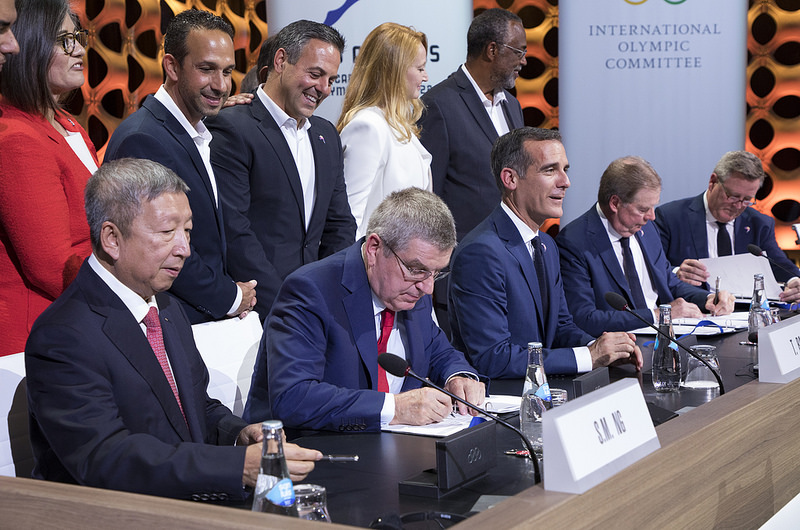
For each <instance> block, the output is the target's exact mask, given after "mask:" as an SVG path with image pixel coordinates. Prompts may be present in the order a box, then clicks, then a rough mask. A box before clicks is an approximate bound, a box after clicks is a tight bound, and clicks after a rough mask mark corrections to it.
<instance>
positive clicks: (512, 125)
mask: <svg viewBox="0 0 800 530" xmlns="http://www.w3.org/2000/svg"><path fill="white" fill-rule="evenodd" d="M526 51H527V40H526V37H525V29H524V28H523V26H522V20H520V18H519V17H518V16H517V15H515V14H514V13H511V12H510V11H506V10H504V9H499V8H495V9H488V10H486V11H484V12H483V13H481V14H480V15H478V16H477V17H475V19H474V20H473V21H472V24H471V25H470V27H469V32H468V33H467V61H466V62H465V63H464V64H463V65H461V67H460V68H459V69H458V70H456V71H455V72H453V73H452V74H451V75H450V77H448V78H447V79H445V80H444V81H442V82H441V83H439V84H438V85H436V86H434V87H433V88H432V89H430V90H429V91H428V92H426V93H425V94H424V95H423V96H422V101H423V102H424V103H425V106H426V107H427V108H426V111H425V113H424V114H423V115H422V118H421V119H420V121H419V125H420V126H421V127H422V133H421V136H420V141H421V142H422V144H423V145H424V146H425V148H426V149H427V150H428V152H430V154H431V155H432V156H433V161H432V162H431V172H432V174H433V191H434V193H436V194H437V195H439V196H440V197H441V198H442V199H443V200H444V202H445V204H447V206H448V207H450V210H451V211H452V212H453V217H454V218H455V220H456V230H457V233H458V240H459V241H461V240H462V239H463V237H464V236H465V235H467V234H468V233H469V232H470V231H471V230H472V229H473V228H475V227H476V226H477V225H478V223H480V222H481V221H482V220H483V219H485V218H486V217H487V216H488V215H489V214H490V213H491V212H492V210H494V208H495V207H496V206H497V204H498V203H499V202H500V192H499V190H498V189H497V185H496V184H495V179H494V176H493V174H492V169H491V166H490V155H491V152H492V145H493V144H494V141H495V140H497V138H499V137H500V136H501V135H503V134H505V133H507V132H509V131H510V130H513V129H516V128H519V127H522V126H523V125H524V121H523V118H522V109H521V108H520V105H519V102H518V101H517V99H516V98H515V97H514V96H512V95H511V93H510V92H508V89H511V88H513V87H514V82H515V81H516V79H517V77H518V76H519V71H520V69H521V68H522V67H523V66H524V65H525V64H526V60H525V54H526Z"/></svg>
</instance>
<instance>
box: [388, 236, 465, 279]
mask: <svg viewBox="0 0 800 530" xmlns="http://www.w3.org/2000/svg"><path fill="white" fill-rule="evenodd" d="M384 245H386V243H384ZM386 248H388V249H389V250H390V251H391V252H392V254H394V257H395V259H397V264H398V266H399V267H400V272H402V273H403V279H404V280H405V281H407V282H415V283H416V282H424V281H425V280H427V279H428V278H430V277H431V276H433V281H436V280H441V279H442V278H444V277H445V276H447V275H448V274H450V268H449V267H448V268H444V269H441V270H438V271H435V272H434V271H429V270H428V269H415V268H412V267H409V266H408V265H407V264H406V262H405V261H403V259H402V258H401V257H400V256H398V255H397V252H395V251H394V249H393V248H392V247H390V246H389V245H386Z"/></svg>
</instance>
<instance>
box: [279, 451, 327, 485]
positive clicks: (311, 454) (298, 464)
mask: <svg viewBox="0 0 800 530" xmlns="http://www.w3.org/2000/svg"><path fill="white" fill-rule="evenodd" d="M283 454H284V455H285V456H286V465H287V466H288V468H289V476H290V478H291V479H292V482H298V481H301V480H303V479H305V478H306V476H307V475H308V474H309V473H311V472H312V471H313V470H314V462H316V461H317V460H321V459H322V453H320V452H319V451H317V450H316V449H306V448H305V447H300V446H299V445H296V444H290V443H286V442H284V444H283Z"/></svg>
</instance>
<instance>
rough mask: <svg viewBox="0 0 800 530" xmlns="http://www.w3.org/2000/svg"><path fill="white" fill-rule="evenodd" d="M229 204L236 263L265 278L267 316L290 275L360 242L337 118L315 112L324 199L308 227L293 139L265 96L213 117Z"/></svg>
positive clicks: (233, 267) (313, 133)
mask: <svg viewBox="0 0 800 530" xmlns="http://www.w3.org/2000/svg"><path fill="white" fill-rule="evenodd" d="M206 124H207V125H208V127H209V129H211V131H212V132H213V133H214V141H213V142H212V143H211V160H212V162H213V164H214V173H215V174H216V175H217V182H218V183H219V187H220V193H221V196H222V201H223V204H224V207H225V229H226V231H227V237H228V268H229V269H230V271H231V273H232V274H233V275H234V276H235V277H237V278H247V279H248V280H250V279H256V280H258V287H257V288H256V292H257V299H258V300H257V303H256V310H257V311H258V313H259V315H260V316H261V319H262V320H263V319H264V318H266V316H267V314H268V313H269V310H270V308H271V307H272V302H273V301H274V300H275V296H276V295H277V294H278V289H279V288H280V286H281V283H282V282H283V279H284V278H286V276H287V275H288V274H289V273H290V272H292V271H294V270H296V269H297V268H299V267H300V266H301V265H304V264H306V263H311V262H312V261H316V260H318V259H320V258H324V257H325V256H329V255H331V254H333V253H334V252H336V251H338V250H341V249H343V248H345V247H347V246H348V245H350V244H352V243H353V241H354V240H355V234H356V223H355V220H354V219H353V216H352V214H351V213H350V205H349V204H348V202H347V190H346V188H345V183H344V169H343V168H344V166H343V161H342V144H341V140H340V139H339V134H338V133H337V132H336V129H335V128H334V126H333V124H331V123H330V122H328V121H326V120H324V119H322V118H317V117H315V116H312V117H311V128H310V129H309V131H308V136H309V139H310V141H311V148H312V150H313V151H314V166H315V168H316V181H315V182H316V201H315V203H314V211H313V212H312V214H311V221H310V222H309V226H308V230H306V228H305V207H304V205H303V189H302V187H301V185H300V176H299V174H298V172H297V166H296V165H295V162H294V158H292V153H291V151H289V145H288V144H287V143H286V139H285V138H284V136H283V134H282V133H281V131H280V129H279V127H278V125H277V124H276V123H275V120H273V119H272V116H270V114H269V112H268V111H267V109H266V107H264V104H263V103H261V100H260V99H259V98H258V96H256V97H255V99H254V100H253V102H252V103H251V104H250V105H237V106H235V107H231V108H227V109H224V110H223V111H222V112H220V113H219V115H217V116H216V117H215V118H214V119H208V120H207V121H206Z"/></svg>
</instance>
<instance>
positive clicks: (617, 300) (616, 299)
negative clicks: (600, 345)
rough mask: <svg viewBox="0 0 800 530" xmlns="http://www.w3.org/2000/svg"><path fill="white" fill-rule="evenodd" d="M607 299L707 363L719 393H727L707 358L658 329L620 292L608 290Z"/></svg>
mask: <svg viewBox="0 0 800 530" xmlns="http://www.w3.org/2000/svg"><path fill="white" fill-rule="evenodd" d="M605 299H606V302H608V305H610V306H611V307H612V308H613V309H616V310H617V311H626V312H628V313H629V314H631V315H633V316H635V317H636V318H638V319H639V320H641V321H642V322H643V323H644V324H645V325H646V326H647V327H650V328H652V329H654V330H655V332H656V333H657V334H658V335H659V336H661V337H663V338H665V339H666V340H668V341H670V342H674V343H675V344H677V345H678V347H679V348H680V349H682V350H683V351H685V352H686V353H687V354H688V355H691V356H692V357H694V358H695V359H697V360H698V361H700V362H701V363H703V364H704V365H706V367H707V368H708V369H709V370H711V373H712V374H714V377H715V378H716V380H717V383H718V384H719V395H720V396H721V395H723V394H724V393H725V385H723V384H722V378H721V377H720V376H719V374H718V373H717V371H716V370H714V368H712V366H711V365H710V364H708V361H706V360H705V359H703V358H702V357H700V356H699V355H697V354H696V353H694V352H693V351H692V350H690V349H689V348H687V347H686V346H684V345H683V344H681V343H680V342H679V341H678V340H677V339H674V338H672V337H670V336H669V335H667V334H666V333H664V332H663V331H661V330H660V329H658V327H657V326H654V325H653V324H651V323H650V322H648V321H647V320H645V319H644V317H642V316H641V315H640V314H638V313H636V312H635V311H633V310H631V308H630V307H628V304H627V302H626V301H625V299H624V298H623V297H622V295H620V294H619V293H615V292H612V291H609V292H607V293H606V294H605Z"/></svg>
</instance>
